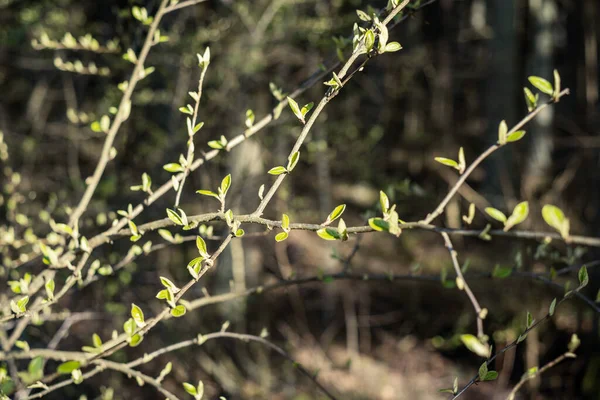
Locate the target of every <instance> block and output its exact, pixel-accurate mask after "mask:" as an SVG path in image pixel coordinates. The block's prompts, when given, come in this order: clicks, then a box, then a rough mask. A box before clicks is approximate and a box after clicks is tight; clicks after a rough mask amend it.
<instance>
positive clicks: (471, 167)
mask: <svg viewBox="0 0 600 400" xmlns="http://www.w3.org/2000/svg"><path fill="white" fill-rule="evenodd" d="M568 94H569V89H564V90H563V91H561V92H560V93H559V94H558V95H557V96H556V99H552V100H549V101H548V102H547V103H545V104H542V105H541V106H539V107H537V108H536V109H535V110H533V111H532V112H530V113H529V114H527V115H526V116H525V118H523V119H522V120H521V121H519V122H518V123H517V124H516V125H515V126H513V127H512V128H511V129H510V131H508V133H507V135H510V134H511V133H513V132H516V131H518V130H519V129H521V128H522V127H523V126H524V125H525V124H526V123H528V122H529V121H531V120H532V119H533V118H535V117H536V116H537V115H538V114H539V113H540V112H542V111H543V110H544V109H545V108H546V107H548V106H550V105H552V104H554V103H555V102H556V101H558V100H559V99H560V98H561V97H563V96H566V95H568ZM504 146H506V144H504V145H500V144H498V143H496V144H494V145H492V146H490V147H489V148H488V149H487V150H486V151H484V152H483V153H481V154H480V155H479V157H477V158H476V159H475V161H473V163H472V164H471V165H469V167H468V168H467V169H466V171H465V172H464V173H463V174H462V175H461V176H460V179H459V180H458V181H457V182H456V184H455V185H454V186H453V187H452V189H450V191H449V192H448V194H447V195H446V197H444V199H443V200H442V201H441V203H440V204H439V205H438V206H437V207H436V208H435V210H434V211H433V212H432V213H430V214H429V215H427V217H426V218H425V219H424V220H423V222H424V223H426V224H429V223H431V221H433V220H434V219H436V218H437V217H438V216H439V215H441V214H442V213H443V212H444V208H446V205H447V204H448V203H449V202H450V200H451V199H452V197H454V195H455V194H456V192H458V189H459V188H460V187H461V185H462V184H463V183H464V182H465V181H466V180H467V178H468V177H469V175H471V173H472V172H473V171H474V170H475V168H477V166H478V165H479V164H481V162H482V161H483V160H485V159H486V158H487V157H488V156H489V155H490V154H492V153H493V152H495V151H496V150H498V149H499V148H501V147H504Z"/></svg>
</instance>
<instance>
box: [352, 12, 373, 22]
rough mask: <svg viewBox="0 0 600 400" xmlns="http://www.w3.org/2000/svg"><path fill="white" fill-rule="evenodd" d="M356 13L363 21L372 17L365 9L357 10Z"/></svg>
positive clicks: (367, 20)
mask: <svg viewBox="0 0 600 400" xmlns="http://www.w3.org/2000/svg"><path fill="white" fill-rule="evenodd" d="M356 14H357V15H358V18H359V19H360V20H361V21H365V22H369V21H370V20H371V17H369V15H368V14H367V13H366V12H364V11H361V10H356Z"/></svg>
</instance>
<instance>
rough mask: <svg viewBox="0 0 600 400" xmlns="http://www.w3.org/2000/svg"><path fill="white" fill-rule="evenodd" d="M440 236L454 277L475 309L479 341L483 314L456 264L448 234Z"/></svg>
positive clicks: (455, 254)
mask: <svg viewBox="0 0 600 400" xmlns="http://www.w3.org/2000/svg"><path fill="white" fill-rule="evenodd" d="M441 235H442V237H443V238H444V243H445V244H446V248H447V249H448V251H449V252H450V258H452V265H453V266H454V272H456V276H457V278H456V279H457V280H458V279H460V280H461V284H462V285H463V289H464V291H465V293H466V294H467V296H469V300H471V304H473V308H474V309H475V314H476V315H477V337H479V339H481V338H483V337H484V333H483V318H482V314H483V313H482V312H481V311H482V309H481V306H480V305H479V302H478V301H477V298H476V297H475V295H474V294H473V292H472V291H471V288H470V287H469V285H468V284H467V281H466V280H465V277H464V275H463V273H462V271H461V269H460V264H459V263H458V256H457V253H456V250H454V247H453V246H452V242H451V241H450V236H448V234H447V233H446V232H442V233H441ZM457 286H458V288H459V289H460V284H457Z"/></svg>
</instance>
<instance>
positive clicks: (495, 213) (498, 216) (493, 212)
mask: <svg viewBox="0 0 600 400" xmlns="http://www.w3.org/2000/svg"><path fill="white" fill-rule="evenodd" d="M485 212H486V213H487V214H488V215H489V216H490V217H492V218H494V219H495V220H497V221H500V222H504V223H506V220H507V218H506V215H504V213H503V212H502V211H500V210H497V209H495V208H493V207H486V208H485Z"/></svg>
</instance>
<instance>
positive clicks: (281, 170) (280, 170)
mask: <svg viewBox="0 0 600 400" xmlns="http://www.w3.org/2000/svg"><path fill="white" fill-rule="evenodd" d="M287 172H288V170H287V169H286V168H285V167H282V166H281V165H280V166H278V167H274V168H271V169H270V170H269V172H268V173H269V174H271V175H281V174H285V173H287Z"/></svg>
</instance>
